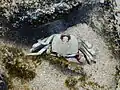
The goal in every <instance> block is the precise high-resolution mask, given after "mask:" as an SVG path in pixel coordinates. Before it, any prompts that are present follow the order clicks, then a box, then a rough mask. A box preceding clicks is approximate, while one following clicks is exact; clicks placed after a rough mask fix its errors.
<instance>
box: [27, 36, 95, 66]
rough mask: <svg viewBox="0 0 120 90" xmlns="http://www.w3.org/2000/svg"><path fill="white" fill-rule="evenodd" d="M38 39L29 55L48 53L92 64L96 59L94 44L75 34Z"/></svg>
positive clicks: (72, 60)
mask: <svg viewBox="0 0 120 90" xmlns="http://www.w3.org/2000/svg"><path fill="white" fill-rule="evenodd" d="M37 41H38V42H37V43H35V44H33V46H32V48H31V49H30V53H29V54H27V55H41V54H43V53H46V54H51V55H54V56H56V57H64V58H66V60H68V61H69V62H76V63H83V62H87V63H88V64H90V63H91V61H94V56H95V51H94V50H93V45H92V44H90V43H88V42H86V41H83V40H81V39H80V40H78V39H77V38H76V37H75V36H74V35H68V34H53V35H51V36H50V37H47V38H44V39H39V40H37ZM94 62H95V61H94Z"/></svg>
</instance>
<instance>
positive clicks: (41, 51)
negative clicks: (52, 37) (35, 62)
mask: <svg viewBox="0 0 120 90" xmlns="http://www.w3.org/2000/svg"><path fill="white" fill-rule="evenodd" d="M49 46H50V45H47V46H45V47H44V48H42V49H41V50H40V51H39V52H37V53H29V54H27V55H28V56H33V55H41V54H42V53H44V52H45V51H46V50H47V49H48V48H49Z"/></svg>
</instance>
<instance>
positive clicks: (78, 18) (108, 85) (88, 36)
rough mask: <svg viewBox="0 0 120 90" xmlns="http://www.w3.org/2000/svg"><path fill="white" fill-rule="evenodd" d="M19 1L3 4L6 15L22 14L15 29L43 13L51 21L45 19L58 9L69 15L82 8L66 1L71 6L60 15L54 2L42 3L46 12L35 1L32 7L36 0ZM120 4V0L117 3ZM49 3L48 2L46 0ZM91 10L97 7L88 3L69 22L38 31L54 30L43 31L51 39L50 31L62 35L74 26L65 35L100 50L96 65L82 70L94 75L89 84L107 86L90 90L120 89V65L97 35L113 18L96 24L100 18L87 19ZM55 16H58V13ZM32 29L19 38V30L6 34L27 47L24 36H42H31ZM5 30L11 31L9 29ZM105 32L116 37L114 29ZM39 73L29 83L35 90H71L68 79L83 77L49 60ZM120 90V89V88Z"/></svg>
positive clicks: (33, 34) (101, 38)
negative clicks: (118, 80) (118, 77)
mask: <svg viewBox="0 0 120 90" xmlns="http://www.w3.org/2000/svg"><path fill="white" fill-rule="evenodd" d="M19 1H20V2H17V1H16V2H14V1H12V4H9V3H8V2H7V3H5V2H4V0H2V4H3V6H2V7H3V8H4V7H5V6H7V9H4V11H5V13H4V15H5V16H6V17H9V16H11V15H13V14H14V13H17V14H16V15H15V17H16V16H17V15H18V13H19V15H20V16H18V17H17V18H18V20H15V23H14V25H15V26H16V25H18V24H17V23H19V22H16V21H22V22H24V21H25V22H26V21H27V20H35V19H36V16H37V15H38V16H39V14H41V13H40V12H42V14H43V16H42V17H44V18H45V20H47V19H48V17H47V18H46V17H45V16H46V14H47V15H48V14H50V15H52V14H51V13H54V10H55V9H58V10H57V11H58V12H57V13H59V14H61V13H64V12H62V11H64V9H65V13H67V10H68V11H69V9H71V8H73V7H74V5H75V6H76V5H78V2H79V1H78V0H77V2H76V3H74V4H71V3H72V2H70V4H69V2H66V1H67V0H63V3H62V5H63V6H64V2H66V3H65V5H66V6H69V7H66V6H65V7H64V8H63V9H62V10H61V7H60V12H59V8H52V7H51V6H52V5H53V6H54V4H53V3H51V4H50V5H49V4H46V3H43V2H42V0H41V2H42V3H41V5H42V4H44V5H45V7H46V9H45V7H42V8H38V9H37V7H35V9H34V8H33V7H34V5H38V6H39V4H38V3H36V4H35V2H34V4H33V5H30V4H31V3H32V2H31V1H34V0H29V1H28V0H26V1H25V2H24V3H23V2H22V0H19ZM35 1H37V0H35ZM83 1H84V0H83ZM85 1H89V0H85ZM92 1H96V0H92ZM92 1H90V2H92ZM117 1H119V0H117ZM46 2H48V1H47V0H46ZM73 2H74V0H73ZM0 3H1V2H0ZM4 3H5V4H4ZM56 3H59V2H55V4H56ZM19 5H20V6H19ZM27 5H30V7H29V8H30V10H29V9H28V8H26V6H27ZM46 5H47V6H46ZM21 6H25V7H21ZM98 6H99V5H98ZM0 7H1V6H0ZM16 7H17V8H16ZM19 7H20V8H19ZM27 7H28V6H27ZM40 7H41V6H40ZM70 7H71V8H70ZM91 7H93V5H92V4H89V5H88V4H87V5H85V6H84V7H82V8H80V7H79V8H78V9H75V11H74V12H73V13H70V15H68V17H67V19H65V20H64V19H62V20H61V19H60V20H57V21H54V22H50V23H49V24H45V25H43V26H40V28H38V29H40V30H41V31H42V30H43V31H44V30H46V29H47V30H50V31H45V32H44V33H43V31H42V32H41V35H42V34H43V35H44V36H47V35H46V34H48V32H50V34H52V33H56V32H57V33H58V32H61V31H62V30H66V28H68V27H70V28H68V29H67V30H66V31H65V32H62V33H67V34H73V35H74V36H76V37H77V38H78V39H79V38H80V39H83V40H87V41H89V42H90V43H92V44H93V46H94V49H95V50H96V51H97V56H96V59H95V60H96V64H92V65H88V64H87V65H83V66H82V67H84V71H85V72H86V73H87V76H90V78H89V79H88V80H89V81H93V82H97V83H98V84H99V85H100V86H104V87H105V88H104V89H101V88H98V89H94V88H91V87H90V86H89V85H88V87H87V88H88V89H90V90H115V89H116V81H115V73H116V68H115V67H116V65H117V64H118V62H117V60H116V59H115V58H114V57H113V55H112V54H111V52H110V50H109V49H108V47H107V45H106V43H105V42H104V38H103V37H101V36H99V35H98V34H97V33H98V32H100V34H101V32H102V31H99V30H103V27H104V26H107V24H108V22H107V23H106V22H105V21H107V20H108V21H109V19H107V18H110V17H107V16H106V14H105V13H102V15H103V16H104V17H107V18H103V17H102V18H103V19H102V20H99V21H101V23H99V22H97V21H96V19H97V18H98V17H99V16H98V17H96V16H93V17H94V18H91V17H87V15H88V13H89V12H91V10H90V11H89V12H88V9H91ZM14 8H16V9H14ZM24 8H25V13H21V12H23V11H24ZM95 9H98V8H95ZM99 9H101V8H99ZM99 9H98V11H99ZM14 10H15V11H14ZM19 10H22V11H19ZM36 10H37V11H36ZM44 10H45V11H44ZM51 10H52V11H51ZM102 10H104V7H103V9H102ZM37 12H39V13H37ZM105 12H106V13H108V14H107V15H108V16H109V10H108V11H105ZM92 13H93V12H92ZM96 13H98V12H95V14H94V15H97V14H96ZM29 14H30V15H29ZM2 15H3V14H2ZM54 15H58V14H55V13H54ZM110 15H111V14H110ZM13 16H14V15H13ZM26 18H28V19H26ZM86 18H90V19H93V21H94V24H96V25H95V26H97V29H96V28H93V27H92V28H91V27H90V26H89V25H87V24H88V23H89V22H87V19H86ZM118 18H119V17H118ZM37 20H39V19H37ZM48 21H49V20H48ZM1 22H2V21H1ZM30 22H31V21H30ZM85 22H86V23H87V24H86V23H85ZM110 22H113V23H114V20H113V19H111V21H110ZM37 23H38V22H37ZM34 24H35V23H34ZM76 24H77V25H76ZM14 25H13V26H14ZM66 25H68V26H66ZM73 25H75V26H73ZM109 25H110V26H111V25H112V26H114V24H112V23H110V24H109ZM109 25H108V26H109ZM72 26H73V27H72ZM95 26H94V27H95ZM1 28H4V27H1ZM1 28H0V29H1ZM21 28H22V27H21ZM4 29H5V28H4ZM4 29H3V30H4ZM29 29H30V28H27V30H26V29H24V30H26V31H27V32H26V33H27V34H26V33H25V32H24V30H23V31H22V33H20V34H18V33H17V35H16V32H15V31H5V32H7V33H8V34H7V36H9V38H13V37H14V40H13V41H15V40H16V39H17V40H19V41H21V42H22V43H23V44H25V42H24V40H23V39H22V40H23V41H22V40H21V39H20V38H18V36H20V35H21V36H22V35H23V36H24V35H25V36H24V37H22V38H26V39H27V38H29V36H36V35H39V33H38V32H37V31H36V32H35V33H29V32H30V30H29ZM5 30H7V29H5ZM93 30H94V31H95V32H94V31H93ZM105 30H108V32H109V33H108V35H111V37H112V36H114V35H112V34H111V33H110V32H111V31H109V30H113V29H110V28H106V29H105ZM18 31H19V30H18ZM38 31H39V30H38ZM96 32H97V33H96ZM11 33H12V34H11ZM37 33H38V34H37ZM112 33H113V32H112ZM115 33H116V32H115ZM0 34H1V35H2V34H4V33H0ZM102 34H103V33H102ZM41 35H40V36H41ZM115 35H116V34H115ZM21 36H20V37H21ZM27 36H28V37H27ZM16 37H17V38H16ZM36 37H37V38H39V36H36ZM32 38H33V37H32ZM7 39H8V38H7ZM35 39H36V38H35ZM117 39H118V38H117ZM29 40H30V41H29V43H30V42H32V41H33V39H31V38H29ZM109 40H110V39H109ZM114 41H115V40H114ZM114 44H115V43H114ZM114 44H113V45H114ZM23 48H26V47H24V46H23ZM27 48H28V47H27ZM118 49H119V48H118ZM36 73H37V75H36V77H35V78H34V79H33V80H32V81H30V82H29V85H30V86H31V88H35V90H67V87H65V85H64V82H65V79H66V78H67V77H68V76H73V77H76V76H79V74H77V75H76V74H74V73H72V72H68V71H65V70H64V71H63V70H61V69H60V68H58V67H56V66H54V65H51V64H50V63H49V62H47V61H43V62H42V64H41V65H40V66H39V67H37V69H36ZM118 85H119V84H118ZM78 89H79V90H86V87H81V85H79V84H78ZM118 90H119V86H118Z"/></svg>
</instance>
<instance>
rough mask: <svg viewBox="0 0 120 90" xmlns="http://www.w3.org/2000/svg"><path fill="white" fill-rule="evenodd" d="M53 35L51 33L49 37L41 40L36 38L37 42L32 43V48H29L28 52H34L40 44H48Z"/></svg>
mask: <svg viewBox="0 0 120 90" xmlns="http://www.w3.org/2000/svg"><path fill="white" fill-rule="evenodd" d="M53 37H54V35H51V36H50V37H48V38H45V39H43V40H41V39H39V40H38V43H35V44H33V46H32V48H31V49H30V52H34V51H36V50H37V49H39V48H40V47H41V46H42V45H43V46H46V45H48V44H50V43H51V41H52V39H53Z"/></svg>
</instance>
